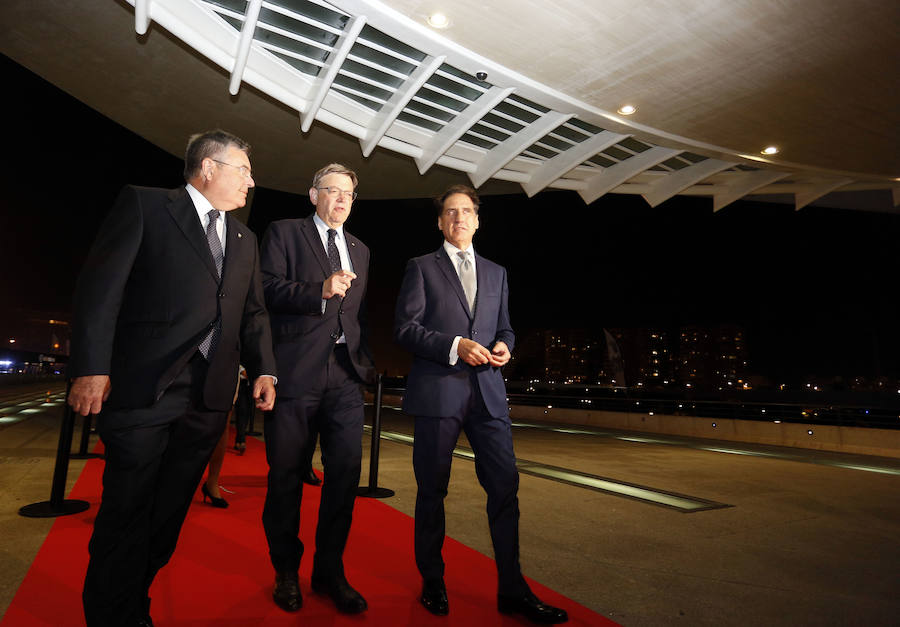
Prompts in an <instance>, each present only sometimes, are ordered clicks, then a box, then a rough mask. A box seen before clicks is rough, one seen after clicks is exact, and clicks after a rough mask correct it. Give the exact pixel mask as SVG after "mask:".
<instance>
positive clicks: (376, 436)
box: [356, 374, 394, 499]
mask: <svg viewBox="0 0 900 627" xmlns="http://www.w3.org/2000/svg"><path fill="white" fill-rule="evenodd" d="M383 394H384V379H383V377H382V375H381V374H378V375H376V377H375V411H374V415H373V417H372V446H371V450H370V451H369V485H368V486H365V487H363V486H360V487H359V488H357V491H356V494H357V495H358V496H368V497H371V498H376V499H384V498H387V497H389V496H394V491H393V490H389V489H388V488H379V487H378V455H379V453H380V451H381V397H382V396H383Z"/></svg>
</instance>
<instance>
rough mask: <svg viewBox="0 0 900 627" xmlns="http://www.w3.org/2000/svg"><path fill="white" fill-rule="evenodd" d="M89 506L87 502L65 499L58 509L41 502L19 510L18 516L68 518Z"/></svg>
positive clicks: (48, 502) (49, 502) (46, 502)
mask: <svg viewBox="0 0 900 627" xmlns="http://www.w3.org/2000/svg"><path fill="white" fill-rule="evenodd" d="M90 506H91V504H90V503H88V502H87V501H81V500H78V499H65V500H64V501H63V502H62V503H60V505H59V507H53V503H52V502H51V501H41V502H40V503H32V504H31V505H25V506H24V507H20V508H19V516H26V517H28V518H53V517H55V516H68V515H69V514H77V513H78V512H83V511H84V510H86V509H87V508H89V507H90Z"/></svg>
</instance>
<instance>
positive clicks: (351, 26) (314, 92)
mask: <svg viewBox="0 0 900 627" xmlns="http://www.w3.org/2000/svg"><path fill="white" fill-rule="evenodd" d="M365 25H366V17H365V16H364V15H357V16H356V17H353V18H351V19H350V21H348V22H347V26H346V27H345V28H344V30H343V32H342V33H341V36H340V37H338V40H337V41H336V42H335V44H334V49H333V50H332V51H331V54H329V55H328V58H327V59H325V65H324V66H323V67H322V69H321V70H320V71H319V75H318V76H317V77H316V80H315V82H313V85H312V87H311V88H310V90H309V94H308V95H309V96H310V98H309V99H308V100H307V104H306V109H305V110H304V111H301V112H300V130H301V131H302V132H304V133H305V132H306V131H308V130H309V127H310V126H312V123H313V120H315V119H316V114H317V113H318V112H319V107H321V106H322V102H323V101H324V100H325V96H326V95H328V90H329V89H331V85H332V83H334V79H335V77H336V76H337V74H338V71H340V69H341V66H342V65H343V64H344V60H345V59H346V58H347V55H348V54H350V48H352V47H353V44H354V43H356V38H357V37H358V36H359V32H360V31H361V30H362V29H363V26H365Z"/></svg>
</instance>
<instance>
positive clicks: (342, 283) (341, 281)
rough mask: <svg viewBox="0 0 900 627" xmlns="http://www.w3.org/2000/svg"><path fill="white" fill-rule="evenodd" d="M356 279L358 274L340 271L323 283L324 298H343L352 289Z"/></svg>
mask: <svg viewBox="0 0 900 627" xmlns="http://www.w3.org/2000/svg"><path fill="white" fill-rule="evenodd" d="M355 278H356V274H354V273H353V272H350V271H349V270H338V271H337V272H335V273H334V274H332V275H331V276H330V277H328V278H327V279H325V282H324V283H322V298H324V299H325V300H328V299H329V298H331V297H332V296H340V297H341V298H343V297H344V296H346V295H347V290H349V289H350V283H352V282H353V279H355Z"/></svg>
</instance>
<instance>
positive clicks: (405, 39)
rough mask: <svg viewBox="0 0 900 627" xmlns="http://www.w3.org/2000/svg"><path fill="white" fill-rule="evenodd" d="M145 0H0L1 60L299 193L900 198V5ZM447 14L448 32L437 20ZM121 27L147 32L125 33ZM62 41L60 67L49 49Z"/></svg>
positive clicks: (151, 134)
mask: <svg viewBox="0 0 900 627" xmlns="http://www.w3.org/2000/svg"><path fill="white" fill-rule="evenodd" d="M128 2H129V3H130V4H132V5H133V10H132V9H131V8H130V7H128V6H126V5H125V3H124V2H117V1H113V0H85V1H83V2H75V3H58V2H50V1H48V0H5V2H4V7H3V8H2V9H0V11H2V13H3V17H4V26H3V31H4V32H3V33H2V35H3V37H2V39H3V43H2V44H0V45H2V47H3V52H4V53H5V54H7V55H9V56H11V57H12V58H13V59H15V60H17V61H19V62H20V63H23V64H24V65H26V66H27V67H31V68H33V69H35V71H37V72H38V73H39V74H42V75H44V76H45V77H47V78H48V79H49V80H51V82H54V83H56V84H57V85H59V86H61V87H63V88H64V89H67V90H68V91H70V92H71V93H73V94H74V95H76V96H77V97H79V98H80V99H82V100H84V101H85V102H87V103H88V104H90V105H91V106H94V107H95V108H97V109H99V110H100V111H101V112H104V113H106V114H107V115H109V116H110V117H112V118H113V119H117V120H119V121H121V122H122V123H123V124H125V125H126V126H128V127H129V128H132V129H133V130H136V132H138V133H139V134H141V135H143V136H145V137H147V138H148V139H150V140H151V141H154V142H155V143H157V144H159V145H161V146H163V147H164V148H166V149H168V150H170V151H172V152H174V153H176V154H177V153H179V152H180V150H181V146H182V145H183V142H184V138H185V137H186V136H187V134H188V133H189V132H192V131H194V130H200V129H199V128H197V124H198V122H197V120H209V121H210V122H212V124H207V125H206V126H222V127H223V128H226V129H228V130H231V131H233V132H235V133H237V134H239V135H242V136H244V137H246V138H247V139H249V140H250V141H251V143H254V150H255V153H254V169H255V170H259V171H260V172H261V180H260V181H259V182H260V184H262V185H266V186H270V187H274V188H278V189H285V190H288V191H303V190H304V189H305V187H306V185H307V178H308V174H309V173H311V171H312V170H315V169H316V167H318V166H319V165H321V164H322V163H324V162H326V161H335V160H338V161H345V162H348V163H353V162H359V161H362V163H363V165H364V166H366V165H371V166H372V167H373V168H375V169H376V170H378V171H379V172H380V174H379V175H378V176H377V177H376V178H379V179H381V180H380V181H379V182H378V183H376V184H374V185H372V186H371V189H373V190H375V195H381V196H386V197H390V196H395V197H401V196H407V195H410V196H416V195H428V194H431V193H434V192H435V191H436V190H435V189H430V190H428V191H427V192H424V193H423V191H422V185H421V183H420V184H412V183H411V179H413V178H418V177H416V176H414V173H415V171H418V173H419V174H421V175H426V176H427V175H428V173H429V172H431V171H433V169H437V171H438V172H439V174H438V175H437V176H432V177H431V180H432V183H433V184H431V187H434V185H438V184H440V185H442V184H444V182H445V180H449V179H454V180H457V181H458V180H459V179H460V178H461V177H462V176H465V177H468V179H469V180H470V181H471V183H472V184H473V185H474V186H475V187H479V188H481V187H482V186H485V189H486V190H487V191H489V192H490V191H513V190H514V189H515V186H518V187H520V188H521V189H522V190H524V191H525V193H526V194H528V195H529V196H531V195H534V194H536V193H538V192H540V191H541V190H544V189H567V190H574V191H576V192H577V193H578V194H579V195H580V196H581V198H582V199H583V200H584V202H585V203H591V202H593V201H594V200H596V199H597V198H599V197H601V196H603V195H604V194H607V193H624V194H637V195H641V196H642V197H643V198H644V199H645V200H646V201H647V202H648V203H649V204H650V205H651V206H657V205H659V204H661V203H663V202H665V201H666V200H668V199H669V198H672V197H673V196H676V195H691V196H706V197H710V198H712V203H713V209H714V210H715V211H718V210H720V209H722V208H723V207H725V206H727V205H729V204H730V203H732V202H734V201H735V200H738V199H740V198H745V197H748V196H752V195H759V194H763V195H773V194H777V195H780V196H781V197H784V195H790V196H791V197H792V198H793V202H794V204H795V207H796V208H797V209H801V208H803V207H804V206H806V205H808V204H810V203H812V202H814V201H816V200H818V199H820V198H822V197H823V196H825V195H826V194H829V193H831V192H859V191H867V190H891V192H892V196H887V195H885V198H889V199H890V200H889V201H888V202H887V203H886V205H885V206H884V207H882V209H885V210H892V206H893V207H896V205H897V204H898V203H900V149H898V146H900V96H898V94H900V90H898V81H897V66H898V60H900V47H898V45H897V44H898V42H900V35H898V33H900V3H896V2H878V1H868V0H855V1H854V2H852V3H851V2H837V3H824V4H823V3H821V2H818V1H816V0H795V1H794V2H783V1H781V0H728V1H725V0H683V1H679V0H652V1H638V0H603V1H602V2H601V1H600V0H555V1H553V2H547V1H546V0H543V1H542V0H496V1H493V2H487V3H485V2H477V1H475V0H454V1H453V2H450V1H449V0H384V1H379V0H333V1H331V2H326V1H324V0H128ZM65 5H76V6H65ZM438 10H440V11H442V12H443V13H444V14H445V15H446V16H447V18H448V21H449V26H448V27H446V28H443V29H437V28H434V27H431V26H430V25H429V24H428V22H427V19H428V18H429V17H430V16H431V15H432V14H433V13H434V12H436V11H438ZM126 20H127V21H128V22H127V23H128V24H130V29H131V34H130V35H129V36H128V37H123V36H122V35H123V34H122V33H121V32H120V31H118V32H110V31H108V30H107V29H106V26H107V25H108V24H114V28H116V29H120V30H121V29H122V28H124V24H125V23H126ZM26 21H27V24H26ZM154 25H156V26H158V27H161V29H164V31H165V32H154V31H156V30H159V29H158V28H156V26H154ZM42 26H43V29H42V28H41V27H42ZM148 29H149V30H150V32H149V33H148ZM52 31H59V32H61V33H62V37H63V38H64V39H65V41H62V40H61V39H59V38H58V39H57V41H56V43H57V44H58V45H59V46H60V48H62V49H63V50H58V51H56V52H62V53H63V54H62V55H59V56H57V54H56V52H55V51H54V45H53V44H52V43H51V42H49V41H47V42H44V43H43V45H41V41H40V37H43V36H47V35H48V34H50V35H51V37H52ZM135 31H136V32H137V34H138V36H135V35H134V32H135ZM73 33H75V37H76V38H81V39H83V40H84V41H86V42H89V44H88V45H87V46H84V47H82V46H79V45H77V41H76V43H75V45H73V43H72V41H71V38H72V37H73ZM157 40H158V41H157ZM36 44H38V45H36ZM42 48H43V49H42ZM65 48H70V50H68V51H66V50H64V49H65ZM42 55H43V56H42ZM72 55H75V58H74V59H73V58H72ZM98 55H99V58H98ZM79 56H80V58H79ZM92 64H93V65H94V66H95V67H90V66H91V65H92ZM97 71H100V72H106V75H105V76H97V75H96V72H97ZM85 74H89V75H90V77H88V76H85ZM48 75H49V76H48ZM85 83H87V85H92V84H93V85H96V89H91V88H90V87H85ZM180 86H181V87H180ZM248 91H249V92H251V93H250V94H249V95H248V94H247V93H246V92H248ZM134 92H137V95H135V93H134ZM188 93H189V94H190V96H189V97H188V100H187V101H185V102H182V100H181V99H182V97H183V96H185V94H188ZM129 103H133V104H132V106H129ZM624 105H633V106H634V107H636V108H637V110H636V112H635V113H634V114H632V115H625V114H624V113H622V112H621V110H620V108H621V107H623V106H624ZM142 111H144V112H145V114H144V115H142V113H141V112H142ZM182 112H183V113H182ZM288 112H293V116H294V121H293V122H292V123H291V122H289V118H288V117H287V116H286V115H285V113H288ZM173 118H174V119H173ZM179 119H180V120H181V122H180V123H179V121H178V120H179ZM188 124H190V125H191V128H189V129H184V128H182V127H183V126H186V125H188ZM323 126H324V127H329V128H328V129H322V128H321V127H323ZM311 129H312V130H311ZM260 135H263V136H264V137H266V139H264V141H263V143H262V144H261V143H260V141H259V140H258V139H257V137H258V136H260ZM350 138H352V139H350ZM348 139H350V141H348ZM354 141H355V143H356V149H355V152H356V154H352V152H351V144H352V143H353V142H354ZM769 145H774V146H777V147H778V148H779V152H778V153H777V154H775V155H764V154H762V153H761V151H762V150H763V149H764V148H766V147H767V146H769ZM376 152H377V154H375V156H374V157H372V156H370V155H373V153H376ZM259 157H261V158H262V162H260V160H259ZM299 159H303V161H304V162H305V161H309V162H310V164H309V165H308V166H307V167H306V170H304V171H302V172H301V173H298V170H299V169H301V168H302V166H300V165H299V164H298V160H299ZM320 162H321V163H320ZM412 164H414V169H413V168H412V167H411V166H412ZM370 177H371V175H370ZM497 182H506V183H507V184H506V185H498V184H497ZM510 183H511V184H513V186H511V185H509V184H510ZM364 184H365V187H370V186H369V184H368V183H367V182H366V179H365V177H364ZM365 187H364V189H365Z"/></svg>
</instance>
